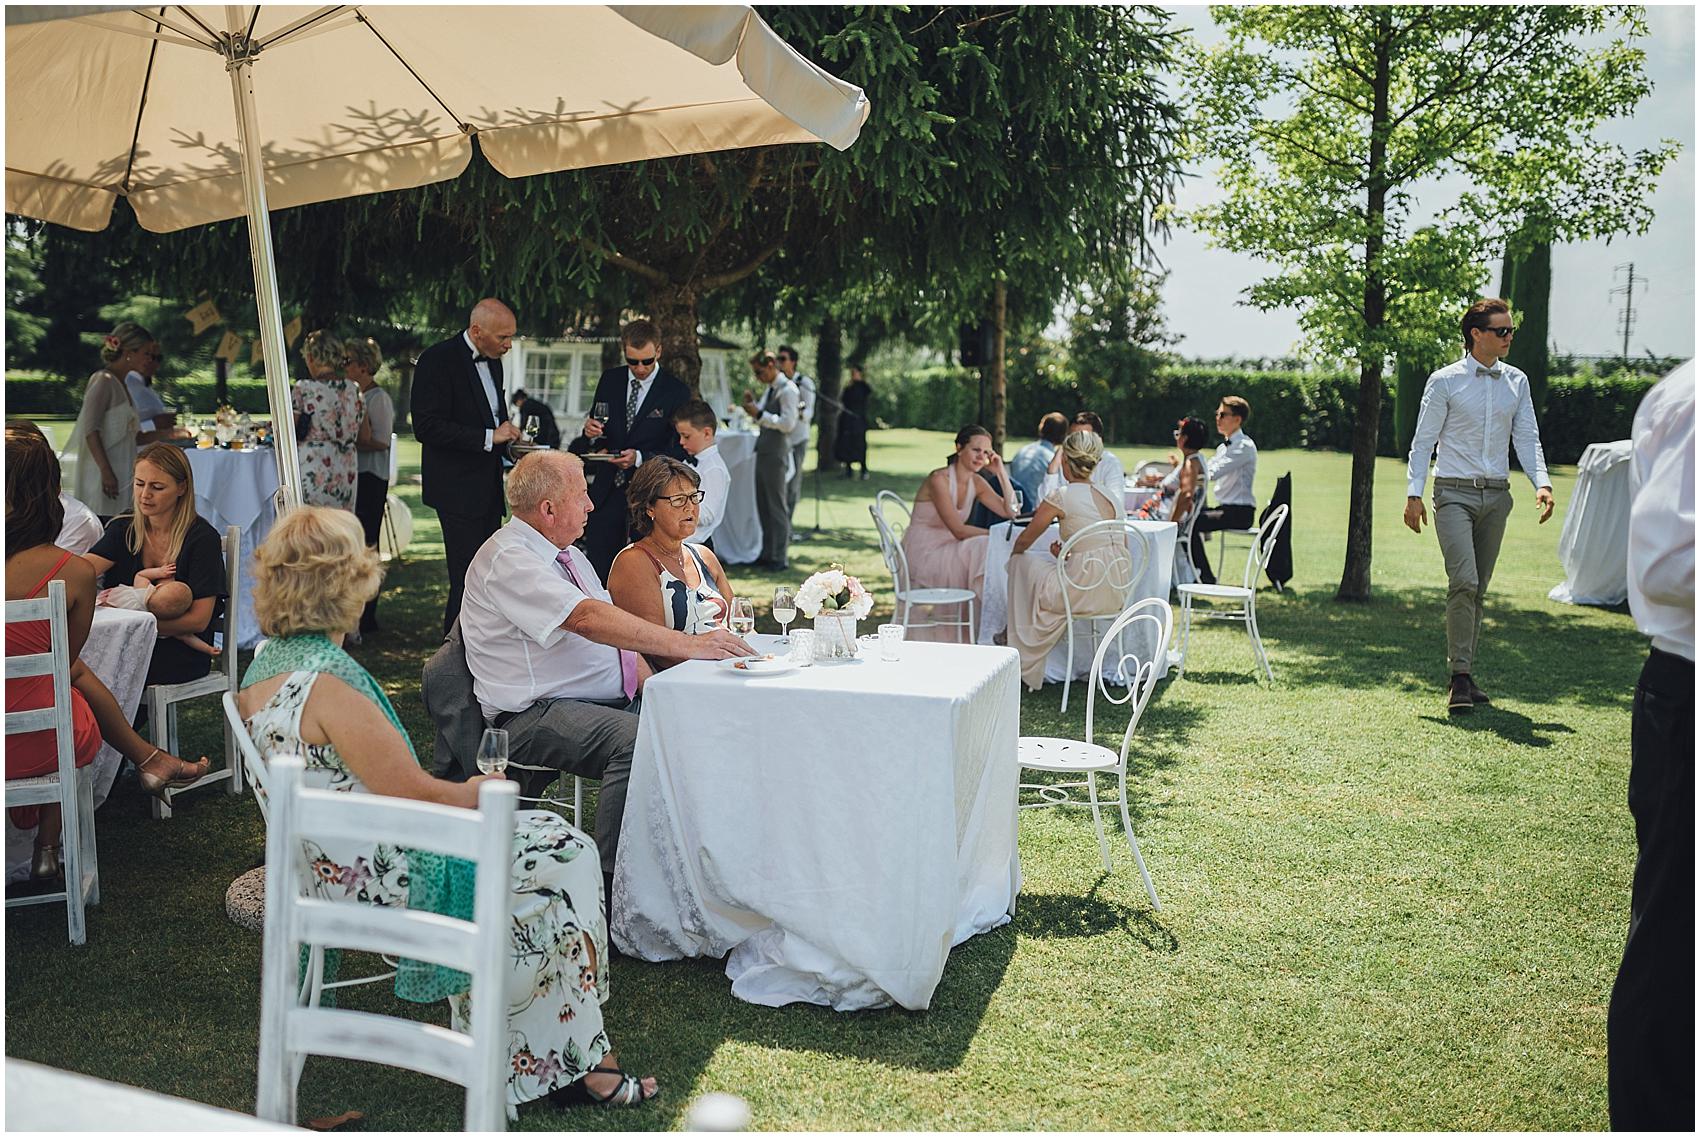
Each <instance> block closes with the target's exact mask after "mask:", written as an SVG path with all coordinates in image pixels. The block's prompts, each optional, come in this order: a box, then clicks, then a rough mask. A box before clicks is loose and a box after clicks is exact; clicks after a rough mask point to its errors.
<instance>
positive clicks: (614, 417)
mask: <svg viewBox="0 0 1700 1137" xmlns="http://www.w3.org/2000/svg"><path fill="white" fill-rule="evenodd" d="M620 347H621V350H622V351H624V353H625V358H626V365H625V366H624V367H610V368H609V369H608V370H606V371H604V372H603V373H602V378H601V379H600V380H598V381H597V384H596V395H595V402H598V403H606V404H607V406H608V418H607V421H605V422H604V421H599V420H598V419H597V418H596V417H595V416H594V415H592V416H590V417H589V418H586V419H585V420H584V427H583V429H582V430H581V431H580V433H579V436H578V437H577V438H575V439H573V440H572V442H571V443H569V444H568V446H567V449H568V450H570V451H572V452H573V453H574V454H578V455H580V456H586V455H589V456H590V458H589V460H588V461H587V462H586V463H585V465H586V468H587V469H590V470H592V471H594V476H593V477H592V478H591V481H590V502H591V506H592V507H593V508H592V511H591V514H590V520H589V521H588V522H587V523H586V525H585V529H584V552H585V555H586V556H587V557H589V558H590V563H591V565H592V566H593V567H594V568H595V569H596V572H597V575H599V576H601V577H602V578H603V579H604V580H606V579H607V577H608V569H609V568H610V567H611V566H612V565H613V563H614V558H615V557H616V556H618V555H619V552H620V550H621V549H623V548H625V547H626V544H627V542H628V540H629V539H630V532H631V525H630V522H629V519H628V518H627V516H626V482H627V481H629V480H630V478H631V472H632V470H633V469H634V468H636V467H637V466H638V465H639V464H641V463H642V462H643V461H644V460H646V459H648V458H653V457H655V456H656V455H658V454H665V455H666V456H667V457H669V458H677V459H679V460H680V461H684V459H685V449H684V447H683V446H681V445H680V444H679V433H678V431H676V430H674V429H673V412H674V411H676V410H678V409H679V407H680V406H681V405H682V404H683V403H684V402H685V401H686V400H687V399H689V398H690V397H691V389H690V387H688V386H686V385H685V382H684V380H682V379H680V378H678V377H677V376H675V375H673V374H671V373H669V372H666V371H663V370H662V369H661V335H660V333H659V332H657V331H656V330H655V325H654V324H652V323H650V322H649V321H648V320H633V321H632V322H631V323H629V324H627V325H626V326H625V327H624V328H621V329H620ZM596 454H607V455H610V457H608V458H605V459H598V458H596V457H594V455H596Z"/></svg>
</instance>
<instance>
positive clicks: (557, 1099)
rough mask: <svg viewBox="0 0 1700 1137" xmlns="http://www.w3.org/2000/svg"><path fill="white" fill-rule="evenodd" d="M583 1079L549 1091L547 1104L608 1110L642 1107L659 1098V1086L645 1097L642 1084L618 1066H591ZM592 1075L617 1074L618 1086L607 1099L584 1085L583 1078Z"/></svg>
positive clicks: (560, 1107)
mask: <svg viewBox="0 0 1700 1137" xmlns="http://www.w3.org/2000/svg"><path fill="white" fill-rule="evenodd" d="M584 1074H585V1077H584V1078H580V1079H579V1080H578V1081H576V1082H573V1083H572V1084H571V1085H566V1086H562V1087H561V1088H560V1089H558V1090H550V1091H549V1104H550V1105H552V1106H554V1107H555V1108H556V1109H565V1108H567V1107H568V1106H574V1105H601V1106H608V1107H610V1108H612V1107H615V1106H619V1107H625V1106H633V1105H642V1104H643V1103H644V1102H646V1101H649V1100H650V1099H651V1098H656V1097H659V1096H661V1086H660V1084H659V1083H657V1084H656V1087H655V1092H654V1093H652V1094H649V1095H647V1096H645V1094H644V1092H643V1083H642V1082H640V1081H639V1080H638V1079H636V1078H634V1077H632V1076H631V1075H630V1074H628V1073H626V1072H625V1071H624V1070H622V1069H620V1068H619V1067H618V1066H592V1067H591V1068H590V1069H588V1070H586V1071H585V1072H584ZM592 1074H618V1075H620V1084H619V1086H618V1088H616V1089H615V1090H613V1091H612V1092H611V1093H609V1094H608V1096H607V1097H597V1096H596V1094H595V1092H593V1091H592V1090H591V1088H590V1087H589V1086H588V1085H586V1084H585V1078H588V1077H589V1076H590V1075H592Z"/></svg>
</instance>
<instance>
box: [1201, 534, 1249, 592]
mask: <svg viewBox="0 0 1700 1137" xmlns="http://www.w3.org/2000/svg"><path fill="white" fill-rule="evenodd" d="M1259 532H1261V530H1260V529H1259V527H1258V526H1256V525H1253V526H1250V527H1249V528H1246V529H1218V530H1216V564H1217V566H1218V567H1220V566H1222V565H1226V564H1227V563H1228V562H1227V560H1226V558H1227V555H1228V539H1229V538H1230V537H1231V538H1233V540H1234V543H1235V544H1236V545H1237V544H1238V543H1239V542H1240V541H1242V540H1243V541H1245V543H1246V546H1247V551H1248V552H1249V551H1250V550H1251V549H1255V548H1256V547H1257V535H1258V533H1259ZM1193 579H1195V580H1196V579H1197V577H1194V578H1193Z"/></svg>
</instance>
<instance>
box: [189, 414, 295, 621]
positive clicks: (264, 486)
mask: <svg viewBox="0 0 1700 1137" xmlns="http://www.w3.org/2000/svg"><path fill="white" fill-rule="evenodd" d="M185 453H187V455H188V458H189V466H190V468H191V469H193V470H194V472H195V511H196V512H197V513H199V514H200V515H201V516H202V517H203V518H205V519H206V521H207V522H208V523H209V524H210V525H212V527H213V528H214V529H217V530H218V535H219V536H220V537H221V538H222V537H223V536H224V530H225V527H226V526H228V525H234V526H236V527H237V528H238V529H240V530H242V568H241V572H240V573H238V575H237V581H238V592H239V595H238V596H237V597H236V598H235V600H234V603H235V604H236V605H237V608H236V640H237V642H238V643H239V644H240V645H241V646H242V647H253V646H254V644H256V643H258V642H259V639H260V621H259V620H258V618H256V617H255V615H254V574H253V573H252V572H250V571H249V568H248V566H249V564H250V563H251V558H252V557H253V555H254V549H255V548H256V547H258V545H259V543H260V542H261V541H264V540H265V539H266V534H267V533H270V532H271V529H272V522H273V521H275V520H276V519H277V506H276V504H275V501H274V496H273V495H275V494H276V493H277V486H278V480H277V455H276V454H275V453H274V452H273V451H272V450H271V448H270V447H261V448H260V449H258V450H220V449H217V448H216V447H209V448H207V449H205V450H201V449H198V448H197V449H191V450H188V451H186V452H185Z"/></svg>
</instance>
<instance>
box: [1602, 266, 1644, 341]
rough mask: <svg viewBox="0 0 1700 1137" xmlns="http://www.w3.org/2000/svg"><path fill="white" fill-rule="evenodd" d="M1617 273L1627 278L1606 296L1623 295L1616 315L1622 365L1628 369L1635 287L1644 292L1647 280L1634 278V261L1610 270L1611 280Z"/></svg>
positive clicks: (1633, 322) (1633, 325)
mask: <svg viewBox="0 0 1700 1137" xmlns="http://www.w3.org/2000/svg"><path fill="white" fill-rule="evenodd" d="M1619 273H1627V274H1628V275H1627V278H1626V279H1625V280H1624V283H1622V284H1619V285H1616V286H1614V287H1613V288H1612V290H1611V291H1610V292H1608V293H1606V295H1607V296H1608V297H1609V296H1616V295H1618V294H1619V293H1621V294H1622V295H1623V310H1622V311H1621V312H1619V313H1618V314H1617V326H1618V329H1619V330H1620V331H1622V332H1623V365H1624V366H1625V367H1628V366H1629V332H1630V330H1631V329H1632V328H1634V327H1635V286H1636V285H1637V284H1639V285H1640V286H1641V290H1642V291H1643V292H1645V291H1646V289H1647V278H1646V277H1644V276H1643V277H1640V278H1637V277H1636V275H1635V262H1634V261H1626V262H1625V263H1623V264H1620V265H1618V266H1617V267H1616V268H1614V269H1612V270H1611V275H1612V279H1613V280H1617V279H1618V274H1619Z"/></svg>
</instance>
